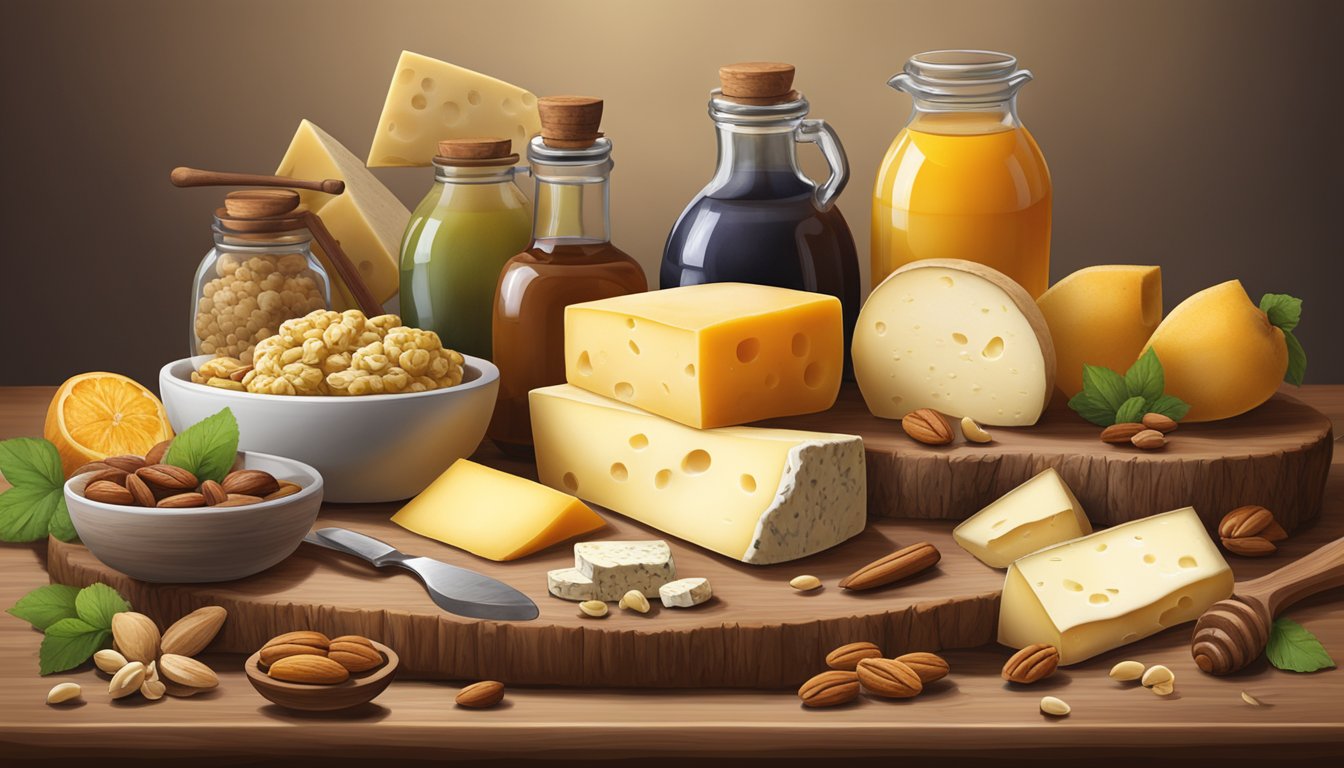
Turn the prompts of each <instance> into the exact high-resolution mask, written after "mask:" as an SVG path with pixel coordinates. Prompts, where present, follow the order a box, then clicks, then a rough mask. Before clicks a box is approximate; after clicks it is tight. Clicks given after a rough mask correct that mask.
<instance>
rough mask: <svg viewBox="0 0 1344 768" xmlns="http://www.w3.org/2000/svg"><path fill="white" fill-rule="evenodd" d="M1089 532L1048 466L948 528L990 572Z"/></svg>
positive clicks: (1079, 510)
mask: <svg viewBox="0 0 1344 768" xmlns="http://www.w3.org/2000/svg"><path fill="white" fill-rule="evenodd" d="M1091 532H1092V523H1090V522H1089V521H1088V519H1087V515H1086V514H1084V513H1083V506H1082V505H1081V504H1079V503H1078V499H1077V498H1075V497H1074V495H1073V491H1071V490H1069V486H1067V485H1065V484H1064V478H1062V477H1060V476H1059V473H1058V472H1056V471H1055V468H1054V467H1048V468H1047V469H1045V471H1043V472H1041V473H1040V474H1038V475H1036V476H1035V477H1033V478H1031V479H1030V480H1028V481H1027V482H1025V483H1023V484H1021V485H1019V486H1018V487H1016V488H1014V489H1013V490H1011V491H1009V492H1008V493H1005V494H1004V495H1003V496H1001V497H999V498H998V499H997V500H996V501H994V502H993V503H992V504H990V505H989V506H987V507H985V508H984V509H982V510H980V511H979V512H976V513H975V514H974V515H971V516H970V517H968V518H966V520H965V521H964V522H962V523H961V525H958V526H957V527H956V528H954V529H953V530H952V538H953V539H954V540H955V541H956V542H957V544H959V545H961V548H962V549H964V550H966V551H967V552H970V553H971V554H972V555H975V557H976V559H977V560H979V561H980V562H982V563H984V564H985V565H988V566H989V567H991V568H1007V567H1008V566H1009V564H1011V563H1012V562H1013V561H1014V560H1016V559H1018V558H1019V557H1022V556H1023V555H1027V554H1031V553H1032V552H1035V551H1036V550H1038V549H1042V548H1044V547H1048V546H1050V545H1052V544H1058V543H1060V542H1061V541H1068V540H1070V539H1076V538H1078V537H1079V536H1086V535H1087V534H1089V533H1091Z"/></svg>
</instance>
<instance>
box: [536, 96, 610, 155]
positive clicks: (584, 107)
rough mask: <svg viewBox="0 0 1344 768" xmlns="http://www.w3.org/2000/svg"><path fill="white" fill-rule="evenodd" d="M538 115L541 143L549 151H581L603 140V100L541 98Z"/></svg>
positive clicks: (583, 97)
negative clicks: (539, 118)
mask: <svg viewBox="0 0 1344 768" xmlns="http://www.w3.org/2000/svg"><path fill="white" fill-rule="evenodd" d="M537 110H538V111H539V112H540V113H541V140H542V141H543V142H545V144H546V146H548V147H556V148H559V149H582V148H584V147H591V146H592V145H593V142H595V141H597V140H598V138H599V137H601V136H602V132H601V131H599V130H598V128H599V127H600V126H601V125H602V100H601V99H595V98H592V97H590V96H543V97H542V98H540V99H537Z"/></svg>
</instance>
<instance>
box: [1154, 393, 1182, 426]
mask: <svg viewBox="0 0 1344 768" xmlns="http://www.w3.org/2000/svg"><path fill="white" fill-rule="evenodd" d="M1189 412H1190V406H1189V405H1188V404H1187V403H1186V402H1185V401H1184V400H1182V399H1181V398H1179V397H1177V396H1175V395H1162V396H1161V397H1159V398H1157V399H1156V400H1154V401H1153V402H1152V403H1149V405H1148V413H1160V414H1162V415H1163V416H1166V417H1167V418H1169V419H1171V420H1172V421H1180V420H1181V419H1184V418H1185V414H1187V413H1189Z"/></svg>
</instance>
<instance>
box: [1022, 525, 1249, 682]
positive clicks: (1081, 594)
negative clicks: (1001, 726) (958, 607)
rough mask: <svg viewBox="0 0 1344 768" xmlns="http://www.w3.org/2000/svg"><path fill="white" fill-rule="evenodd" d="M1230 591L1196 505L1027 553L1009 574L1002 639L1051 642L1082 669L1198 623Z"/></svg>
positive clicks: (1224, 565) (1064, 658)
mask: <svg viewBox="0 0 1344 768" xmlns="http://www.w3.org/2000/svg"><path fill="white" fill-rule="evenodd" d="M1231 594H1232V570H1231V569H1230V568H1228V566H1227V562H1226V561H1224V560H1223V556H1222V553H1220V552H1219V551H1218V546H1217V545H1216V544H1214V543H1213V540H1212V539H1210V538H1209V534H1208V532H1207V531H1206V530H1205V529H1204V524H1203V523H1202V522H1200V520H1199V515H1197V514H1195V510H1194V508H1193V507H1186V508H1184V509H1178V510H1175V511H1173V512H1166V513H1163V514H1160V515H1154V516H1152V517H1148V518H1144V519H1142V520H1135V521H1133V522H1129V523H1124V524H1122V525H1117V526H1115V527H1114V528H1107V529H1106V530H1104V531H1098V532H1097V533H1094V534H1092V535H1090V536H1084V537H1082V538H1080V539H1074V540H1073V541H1069V542H1065V543H1063V544H1059V545H1056V546H1053V547H1049V548H1047V549H1043V550H1041V551H1039V552H1035V553H1033V554H1030V555H1027V556H1026V557H1023V558H1021V559H1020V560H1018V561H1017V562H1015V563H1013V564H1012V565H1011V566H1009V568H1008V574H1007V577H1006V578H1005V580H1004V583H1003V598H1002V601H1001V603H1000V606H999V642H1000V643H1003V644H1004V645H1007V646H1010V647H1013V648H1025V647H1026V646H1028V645H1031V644H1033V643H1047V644H1049V645H1053V646H1055V647H1056V648H1058V649H1059V656H1060V663H1061V664H1076V663H1078V662H1080V661H1084V660H1086V659H1090V658H1092V657H1093V656H1096V655H1097V654H1099V653H1105V652H1106V651H1109V650H1111V649H1112V648H1119V647H1120V646H1122V645H1127V644H1129V643H1132V642H1134V641H1136V640H1141V639H1143V638H1145V637H1148V636H1149V635H1152V634H1155V633H1157V632H1161V631H1162V630H1164V629H1166V628H1168V627H1174V626H1176V625H1178V624H1184V623H1185V622H1187V621H1194V620H1195V619H1197V618H1199V617H1200V615H1201V614H1203V613H1204V611H1205V610H1207V609H1208V607H1209V606H1211V605H1213V604H1214V603H1216V602H1218V601H1219V600H1222V599H1224V598H1226V597H1228V596H1229V595H1231Z"/></svg>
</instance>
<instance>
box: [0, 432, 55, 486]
mask: <svg viewBox="0 0 1344 768" xmlns="http://www.w3.org/2000/svg"><path fill="white" fill-rule="evenodd" d="M0 475H4V476H5V480H6V481H8V482H9V484H10V485H12V486H14V487H15V488H53V487H54V488H60V487H61V486H62V485H64V484H65V474H64V473H63V472H61V455H60V454H59V453H57V452H56V446H54V445H52V444H51V443H49V442H47V441H46V440H42V439H40V438H33V437H16V438H14V439H13V440H6V441H4V442H0Z"/></svg>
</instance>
